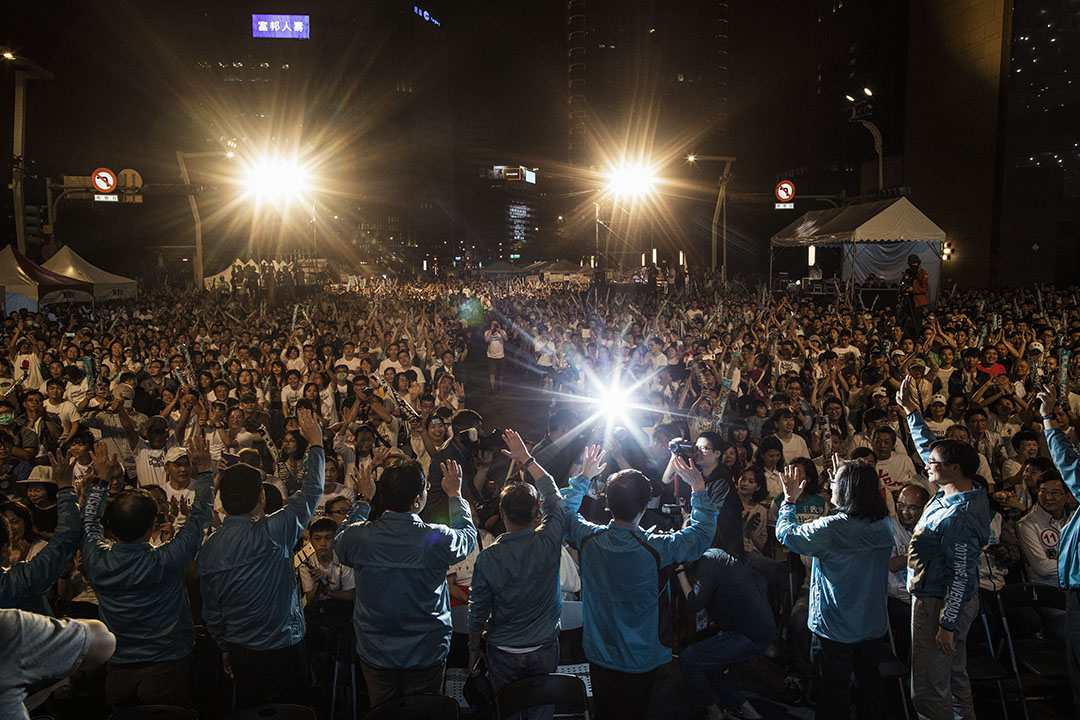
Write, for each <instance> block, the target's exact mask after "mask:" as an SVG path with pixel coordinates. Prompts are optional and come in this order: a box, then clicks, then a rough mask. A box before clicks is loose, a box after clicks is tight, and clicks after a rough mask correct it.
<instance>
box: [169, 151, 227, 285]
mask: <svg viewBox="0 0 1080 720" xmlns="http://www.w3.org/2000/svg"><path fill="white" fill-rule="evenodd" d="M209 157H213V158H230V157H232V153H231V152H194V153H186V152H184V151H183V150H177V151H176V164H177V165H179V166H180V179H181V180H183V181H184V184H185V185H187V186H188V188H189V189H190V186H191V178H189V177H188V171H187V164H185V163H184V160H185V159H187V158H209ZM188 204H189V205H190V206H191V217H193V218H194V219H195V262H193V263H191V268H192V272H193V273H194V279H195V290H196V292H198V291H201V290H202V289H203V252H202V218H201V217H200V216H199V206H198V204H197V203H196V202H195V195H194V193H190V192H189V193H188Z"/></svg>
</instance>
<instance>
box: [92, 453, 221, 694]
mask: <svg viewBox="0 0 1080 720" xmlns="http://www.w3.org/2000/svg"><path fill="white" fill-rule="evenodd" d="M169 452H170V453H172V454H173V455H176V456H177V457H176V459H175V461H173V460H170V462H175V463H176V464H178V465H187V464H188V463H190V464H191V465H194V469H195V470H196V471H198V476H197V477H196V478H195V500H194V502H192V504H191V510H190V511H189V512H188V515H187V519H186V521H185V522H184V525H183V527H181V528H180V530H179V532H177V533H176V536H175V537H173V538H172V539H171V540H170V541H169V542H167V543H165V544H164V545H161V546H160V547H153V546H151V545H150V535H151V533H152V532H153V531H154V525H155V521H156V519H157V512H158V507H157V503H156V502H155V501H154V498H153V497H152V496H151V495H150V494H149V493H148V492H146V491H145V490H126V491H124V492H122V493H120V495H118V496H117V497H116V498H113V500H112V501H111V502H110V501H109V485H108V478H109V477H111V476H112V475H113V474H114V473H117V472H122V471H121V470H120V468H119V465H118V463H117V461H116V456H115V455H112V456H110V455H109V451H108V449H107V448H106V446H105V445H104V443H98V447H97V448H95V453H94V464H93V472H94V475H95V476H96V477H99V478H101V480H100V482H99V483H97V484H95V485H93V486H92V487H91V488H90V491H89V493H88V495H87V499H86V502H85V503H84V505H83V526H84V528H85V531H86V534H85V536H84V538H83V544H82V556H83V568H84V570H85V573H86V577H87V579H88V580H89V581H90V585H91V586H92V587H93V588H94V594H95V595H96V596H97V600H98V607H99V610H100V613H101V619H102V620H103V621H105V624H106V625H107V626H108V627H109V629H110V630H111V631H112V632H113V634H114V635H115V636H116V652H115V653H113V656H112V658H111V659H110V660H109V666H108V674H107V675H106V678H105V696H106V698H108V700H109V704H110V705H112V706H113V707H114V708H122V707H133V706H136V705H155V704H166V705H178V706H181V707H184V706H188V705H189V704H190V703H191V692H190V689H189V683H188V666H189V657H190V655H191V651H192V650H193V649H194V648H195V628H194V627H193V626H192V622H191V606H190V604H189V603H188V593H187V584H186V583H185V582H184V574H185V573H186V572H187V569H188V567H189V566H190V565H191V563H192V562H193V561H194V560H195V554H196V553H197V552H198V551H199V547H200V546H201V545H202V541H203V535H204V533H205V532H206V528H207V527H209V526H210V520H211V518H212V516H213V502H214V473H213V464H212V462H211V460H210V450H209V448H208V446H207V442H206V437H205V436H204V435H203V434H202V433H201V432H197V433H195V434H194V435H192V437H191V448H190V450H188V449H185V448H182V447H176V448H173V449H172V450H170V451H169ZM103 514H104V516H105V519H106V522H107V523H108V525H109V530H110V531H111V532H112V534H113V536H114V537H115V538H116V542H115V543H111V544H110V543H108V542H106V540H105V537H104V533H103V531H102V528H101V517H102V515H103Z"/></svg>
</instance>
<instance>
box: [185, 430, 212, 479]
mask: <svg viewBox="0 0 1080 720" xmlns="http://www.w3.org/2000/svg"><path fill="white" fill-rule="evenodd" d="M188 459H189V460H190V461H191V466H192V467H193V468H194V469H195V472H196V473H206V472H213V470H214V463H213V460H211V459H210V444H209V443H207V442H206V436H205V435H203V434H202V433H201V432H195V433H193V434H192V435H191V441H190V442H189V443H188Z"/></svg>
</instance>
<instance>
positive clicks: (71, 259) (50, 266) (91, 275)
mask: <svg viewBox="0 0 1080 720" xmlns="http://www.w3.org/2000/svg"><path fill="white" fill-rule="evenodd" d="M41 266H42V267H43V268H45V269H46V270H51V271H52V272H54V273H56V274H58V275H63V276H64V277H69V278H72V279H73V280H82V281H84V282H88V283H91V284H92V285H93V286H94V299H95V300H117V299H129V298H133V297H135V291H136V289H137V287H138V283H136V282H135V281H134V280H132V279H131V278H127V277H124V276H123V275H115V274H113V273H111V272H107V271H105V270H102V269H101V268H99V267H97V266H96V265H92V264H90V263H89V262H88V261H87V260H86V259H85V258H83V257H82V256H81V255H79V254H78V253H77V252H75V251H74V250H72V249H71V247H69V246H67V245H65V246H64V247H62V248H60V250H59V251H58V252H57V253H56V254H55V255H53V256H52V257H51V258H49V259H48V260H47V261H46V262H44V263H42V264H41Z"/></svg>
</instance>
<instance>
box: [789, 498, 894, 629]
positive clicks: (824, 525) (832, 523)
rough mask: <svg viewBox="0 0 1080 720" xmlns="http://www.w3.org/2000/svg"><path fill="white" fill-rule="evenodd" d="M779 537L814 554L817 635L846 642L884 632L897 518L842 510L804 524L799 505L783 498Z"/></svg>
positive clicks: (797, 550) (793, 548)
mask: <svg viewBox="0 0 1080 720" xmlns="http://www.w3.org/2000/svg"><path fill="white" fill-rule="evenodd" d="M776 539H777V540H779V541H780V542H781V543H783V545H784V546H785V547H786V548H787V549H788V550H791V551H792V552H795V553H798V554H799V555H807V556H810V557H813V559H814V562H813V566H812V569H811V573H810V615H809V617H808V619H807V623H806V624H807V626H808V627H809V628H810V629H811V630H812V631H813V632H814V633H815V634H816V635H819V636H821V637H824V638H828V639H829V640H833V641H834V642H841V643H857V642H862V641H863V640H871V639H874V638H880V637H884V636H885V634H886V632H887V631H888V624H889V616H888V612H887V610H886V604H887V602H888V594H889V557H890V556H891V555H892V547H893V533H892V520H890V519H889V518H888V517H884V518H881V519H880V520H875V521H873V522H870V521H868V520H864V519H861V518H851V517H848V516H847V515H846V514H844V513H837V514H836V515H827V516H825V517H822V518H818V519H817V520H814V521H813V522H809V523H804V524H802V525H800V524H799V520H798V518H797V517H796V515H795V506H794V505H792V504H789V503H784V504H782V505H781V506H780V515H779V517H778V518H777V520H776Z"/></svg>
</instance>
